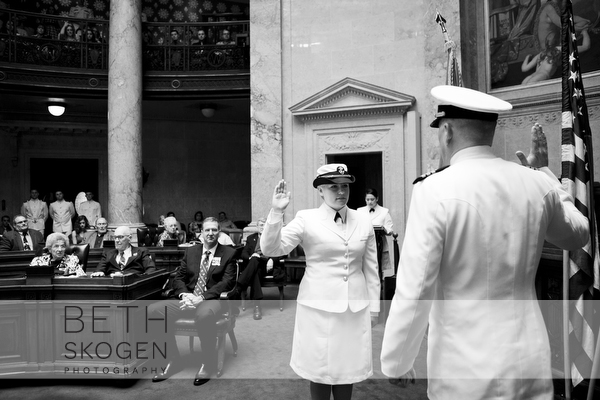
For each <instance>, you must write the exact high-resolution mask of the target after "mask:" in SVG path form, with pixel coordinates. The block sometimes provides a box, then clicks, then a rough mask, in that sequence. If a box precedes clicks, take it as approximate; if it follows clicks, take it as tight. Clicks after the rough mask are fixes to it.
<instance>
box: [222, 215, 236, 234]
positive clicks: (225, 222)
mask: <svg viewBox="0 0 600 400" xmlns="http://www.w3.org/2000/svg"><path fill="white" fill-rule="evenodd" d="M219 227H220V228H221V231H222V232H229V231H230V230H231V229H237V228H238V227H237V226H235V224H234V223H233V222H232V221H230V220H229V219H227V214H225V212H224V211H221V212H220V213H219Z"/></svg>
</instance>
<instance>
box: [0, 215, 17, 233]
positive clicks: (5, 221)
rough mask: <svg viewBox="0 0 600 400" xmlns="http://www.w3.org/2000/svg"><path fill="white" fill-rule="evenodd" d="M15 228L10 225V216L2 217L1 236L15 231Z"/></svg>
mask: <svg viewBox="0 0 600 400" xmlns="http://www.w3.org/2000/svg"><path fill="white" fill-rule="evenodd" d="M14 230H15V228H13V226H12V225H11V223H10V217H9V216H8V215H3V216H2V225H1V226H0V235H4V233H6V232H10V231H14Z"/></svg>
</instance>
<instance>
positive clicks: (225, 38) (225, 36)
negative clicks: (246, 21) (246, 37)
mask: <svg viewBox="0 0 600 400" xmlns="http://www.w3.org/2000/svg"><path fill="white" fill-rule="evenodd" d="M217 44H220V45H227V46H231V45H234V44H235V40H233V39H232V38H231V34H230V33H229V30H228V29H223V32H222V33H221V40H220V41H218V42H217Z"/></svg>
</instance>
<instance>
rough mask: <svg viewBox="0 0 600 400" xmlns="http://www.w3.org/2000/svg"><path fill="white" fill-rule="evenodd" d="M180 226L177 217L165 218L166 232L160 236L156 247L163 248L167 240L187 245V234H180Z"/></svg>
mask: <svg viewBox="0 0 600 400" xmlns="http://www.w3.org/2000/svg"><path fill="white" fill-rule="evenodd" d="M178 226H179V223H178V222H177V220H176V219H175V217H167V218H165V231H164V232H163V233H161V234H160V237H159V238H158V242H157V243H156V246H157V247H163V246H164V241H165V240H177V243H178V244H183V243H185V232H179V229H178Z"/></svg>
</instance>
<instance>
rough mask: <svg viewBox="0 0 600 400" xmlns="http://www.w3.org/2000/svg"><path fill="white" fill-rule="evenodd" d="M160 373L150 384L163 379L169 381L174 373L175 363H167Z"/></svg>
mask: <svg viewBox="0 0 600 400" xmlns="http://www.w3.org/2000/svg"><path fill="white" fill-rule="evenodd" d="M161 371H162V372H161V373H159V374H158V375H154V376H153V377H152V382H161V381H164V380H165V379H169V378H170V377H171V375H173V374H174V373H175V363H174V362H173V361H169V362H168V363H167V366H166V367H165V369H164V370H161Z"/></svg>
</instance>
